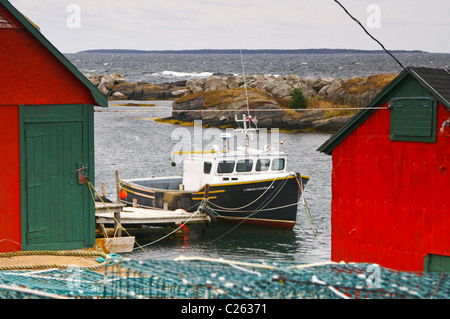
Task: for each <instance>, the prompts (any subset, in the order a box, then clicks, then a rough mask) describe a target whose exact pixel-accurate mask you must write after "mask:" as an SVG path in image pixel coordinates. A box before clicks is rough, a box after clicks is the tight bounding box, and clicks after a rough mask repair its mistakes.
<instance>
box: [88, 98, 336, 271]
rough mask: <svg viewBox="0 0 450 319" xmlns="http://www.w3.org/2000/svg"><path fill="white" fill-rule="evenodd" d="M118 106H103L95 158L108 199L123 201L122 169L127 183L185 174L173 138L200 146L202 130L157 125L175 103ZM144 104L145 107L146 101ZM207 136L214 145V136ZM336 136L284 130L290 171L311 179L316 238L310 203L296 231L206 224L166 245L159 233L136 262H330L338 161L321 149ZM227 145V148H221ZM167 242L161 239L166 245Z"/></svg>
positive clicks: (97, 125) (145, 242)
mask: <svg viewBox="0 0 450 319" xmlns="http://www.w3.org/2000/svg"><path fill="white" fill-rule="evenodd" d="M130 102H131V103H132V101H123V102H110V106H109V108H108V109H107V110H106V109H100V108H96V111H97V112H95V114H94V120H95V161H96V167H95V170H96V173H95V181H96V188H97V189H98V190H100V189H101V183H102V182H104V183H105V186H106V191H107V196H108V197H109V198H111V199H113V200H114V199H115V198H116V197H117V195H116V191H115V171H116V170H118V171H119V175H120V177H121V178H140V177H148V176H172V175H180V174H181V173H182V167H181V165H177V166H175V167H173V166H171V162H172V157H171V152H172V149H173V148H174V146H175V145H176V144H177V143H179V140H178V139H175V138H174V137H172V133H173V132H174V130H176V129H178V130H180V129H181V130H183V132H184V133H183V136H185V137H188V138H190V139H191V141H192V142H193V136H194V128H193V127H185V126H183V127H180V126H176V125H172V124H164V123H159V122H155V121H153V120H152V118H155V117H165V116H169V115H170V111H167V110H168V109H170V107H171V103H172V102H171V101H148V102H145V103H149V104H156V106H153V107H130V106H118V105H117V103H130ZM139 103H141V102H139ZM206 130H208V129H205V128H203V129H202V136H204V138H205V140H204V143H203V144H207V143H208V142H209V140H207V139H206V136H207V132H206ZM330 136H331V135H330V134H321V133H283V132H280V133H279V136H278V139H279V140H280V141H283V144H282V145H280V150H282V151H284V152H286V153H287V154H288V156H289V157H288V164H287V168H288V170H290V171H298V172H301V173H302V174H304V175H307V176H309V177H310V178H311V180H310V182H309V183H308V185H307V187H306V189H305V199H306V201H307V204H308V207H309V209H310V211H311V213H312V216H313V218H314V223H315V226H316V227H317V228H318V231H319V233H318V235H317V236H314V234H313V231H312V229H311V225H310V223H309V222H308V219H307V216H306V213H305V210H304V206H303V204H302V203H299V205H298V215H297V217H298V218H297V224H296V225H295V227H294V228H293V229H277V228H271V227H255V226H247V225H239V226H236V225H232V224H229V225H228V224H219V225H218V226H217V227H216V228H214V229H211V228H206V229H205V230H204V231H202V230H201V227H200V226H199V225H192V226H189V228H190V231H189V232H188V233H187V234H185V235H183V236H180V235H173V236H169V237H166V238H164V239H163V240H159V238H161V237H163V236H164V235H165V233H162V232H159V231H158V230H156V232H155V233H156V234H155V235H151V236H149V237H148V238H146V239H143V241H142V242H140V241H139V240H138V243H139V244H140V245H147V246H145V247H144V250H145V252H144V251H142V250H141V249H137V250H136V251H135V252H133V253H132V254H125V256H128V257H132V258H149V257H151V258H175V257H178V256H179V255H185V256H202V257H215V258H227V259H233V260H248V259H271V260H273V259H277V260H288V261H299V262H305V263H309V262H318V261H327V260H329V259H330V249H331V248H330V204H331V187H330V186H331V180H330V179H331V157H330V156H328V155H325V154H322V153H319V152H317V151H316V149H317V148H318V147H319V146H320V145H321V144H322V143H323V142H325V141H326V140H327V139H328V138H329V137H330ZM218 144H219V146H221V145H220V143H218ZM158 240H159V241H158Z"/></svg>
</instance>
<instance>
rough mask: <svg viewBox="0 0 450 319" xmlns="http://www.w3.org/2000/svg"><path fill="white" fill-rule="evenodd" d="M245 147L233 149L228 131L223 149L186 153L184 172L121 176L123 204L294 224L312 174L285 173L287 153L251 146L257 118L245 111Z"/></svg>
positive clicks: (222, 219)
mask: <svg viewBox="0 0 450 319" xmlns="http://www.w3.org/2000/svg"><path fill="white" fill-rule="evenodd" d="M235 119H236V121H237V122H241V123H243V128H239V129H235V130H234V131H241V132H242V134H244V139H243V141H244V142H243V145H242V146H241V147H238V148H236V150H231V149H230V148H229V139H230V138H231V135H230V134H229V133H222V135H221V137H222V139H223V149H222V150H219V147H218V146H216V145H215V146H214V147H213V150H210V151H208V150H206V151H197V152H195V151H193V152H183V154H182V156H183V157H182V160H183V174H182V176H169V177H151V178H138V179H123V180H121V181H120V186H121V194H122V196H121V197H122V203H125V204H127V205H133V204H134V205H138V206H139V207H145V208H157V209H161V208H162V209H169V210H176V209H183V210H186V211H187V212H194V211H197V210H200V211H203V212H206V213H207V214H208V215H210V217H211V221H212V222H211V223H212V224H215V223H216V222H232V223H245V224H252V225H264V226H273V227H283V228H292V227H293V226H294V225H295V223H296V219H297V204H298V202H299V200H300V197H301V196H302V194H303V190H304V188H305V185H306V184H307V182H308V181H309V177H308V176H304V175H301V174H300V173H298V172H290V171H287V159H288V156H287V154H285V153H284V152H281V151H279V150H272V149H271V148H270V147H269V146H267V145H265V146H264V147H263V148H262V149H255V148H250V147H249V135H250V134H251V133H252V132H253V131H256V132H257V131H258V128H257V124H256V123H257V121H256V119H252V117H251V115H246V114H243V117H242V119H238V118H237V116H236V118H235Z"/></svg>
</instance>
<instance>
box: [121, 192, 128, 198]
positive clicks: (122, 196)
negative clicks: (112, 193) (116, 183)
mask: <svg viewBox="0 0 450 319" xmlns="http://www.w3.org/2000/svg"><path fill="white" fill-rule="evenodd" d="M127 196H128V193H127V192H126V191H124V190H121V191H120V198H122V199H125V198H127Z"/></svg>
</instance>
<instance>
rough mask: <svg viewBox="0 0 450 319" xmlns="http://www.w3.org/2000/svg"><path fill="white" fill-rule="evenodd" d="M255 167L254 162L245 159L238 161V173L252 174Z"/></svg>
mask: <svg viewBox="0 0 450 319" xmlns="http://www.w3.org/2000/svg"><path fill="white" fill-rule="evenodd" d="M252 167H253V160H251V159H244V160H238V162H237V164H236V172H251V170H252Z"/></svg>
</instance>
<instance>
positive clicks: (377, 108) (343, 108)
mask: <svg viewBox="0 0 450 319" xmlns="http://www.w3.org/2000/svg"><path fill="white" fill-rule="evenodd" d="M365 109H369V108H367V107H330V108H320V109H295V110H294V109H252V110H251V111H252V112H282V111H297V112H308V111H339V110H365ZM370 109H371V110H388V109H389V108H387V107H382V106H380V107H371V108H370ZM165 111H166V112H174V113H177V112H198V110H180V109H177V110H173V109H156V110H113V111H110V110H109V111H103V110H96V111H94V112H96V113H125V112H131V113H132V112H138V113H144V112H165ZM201 112H244V111H243V110H209V109H207V110H201Z"/></svg>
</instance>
